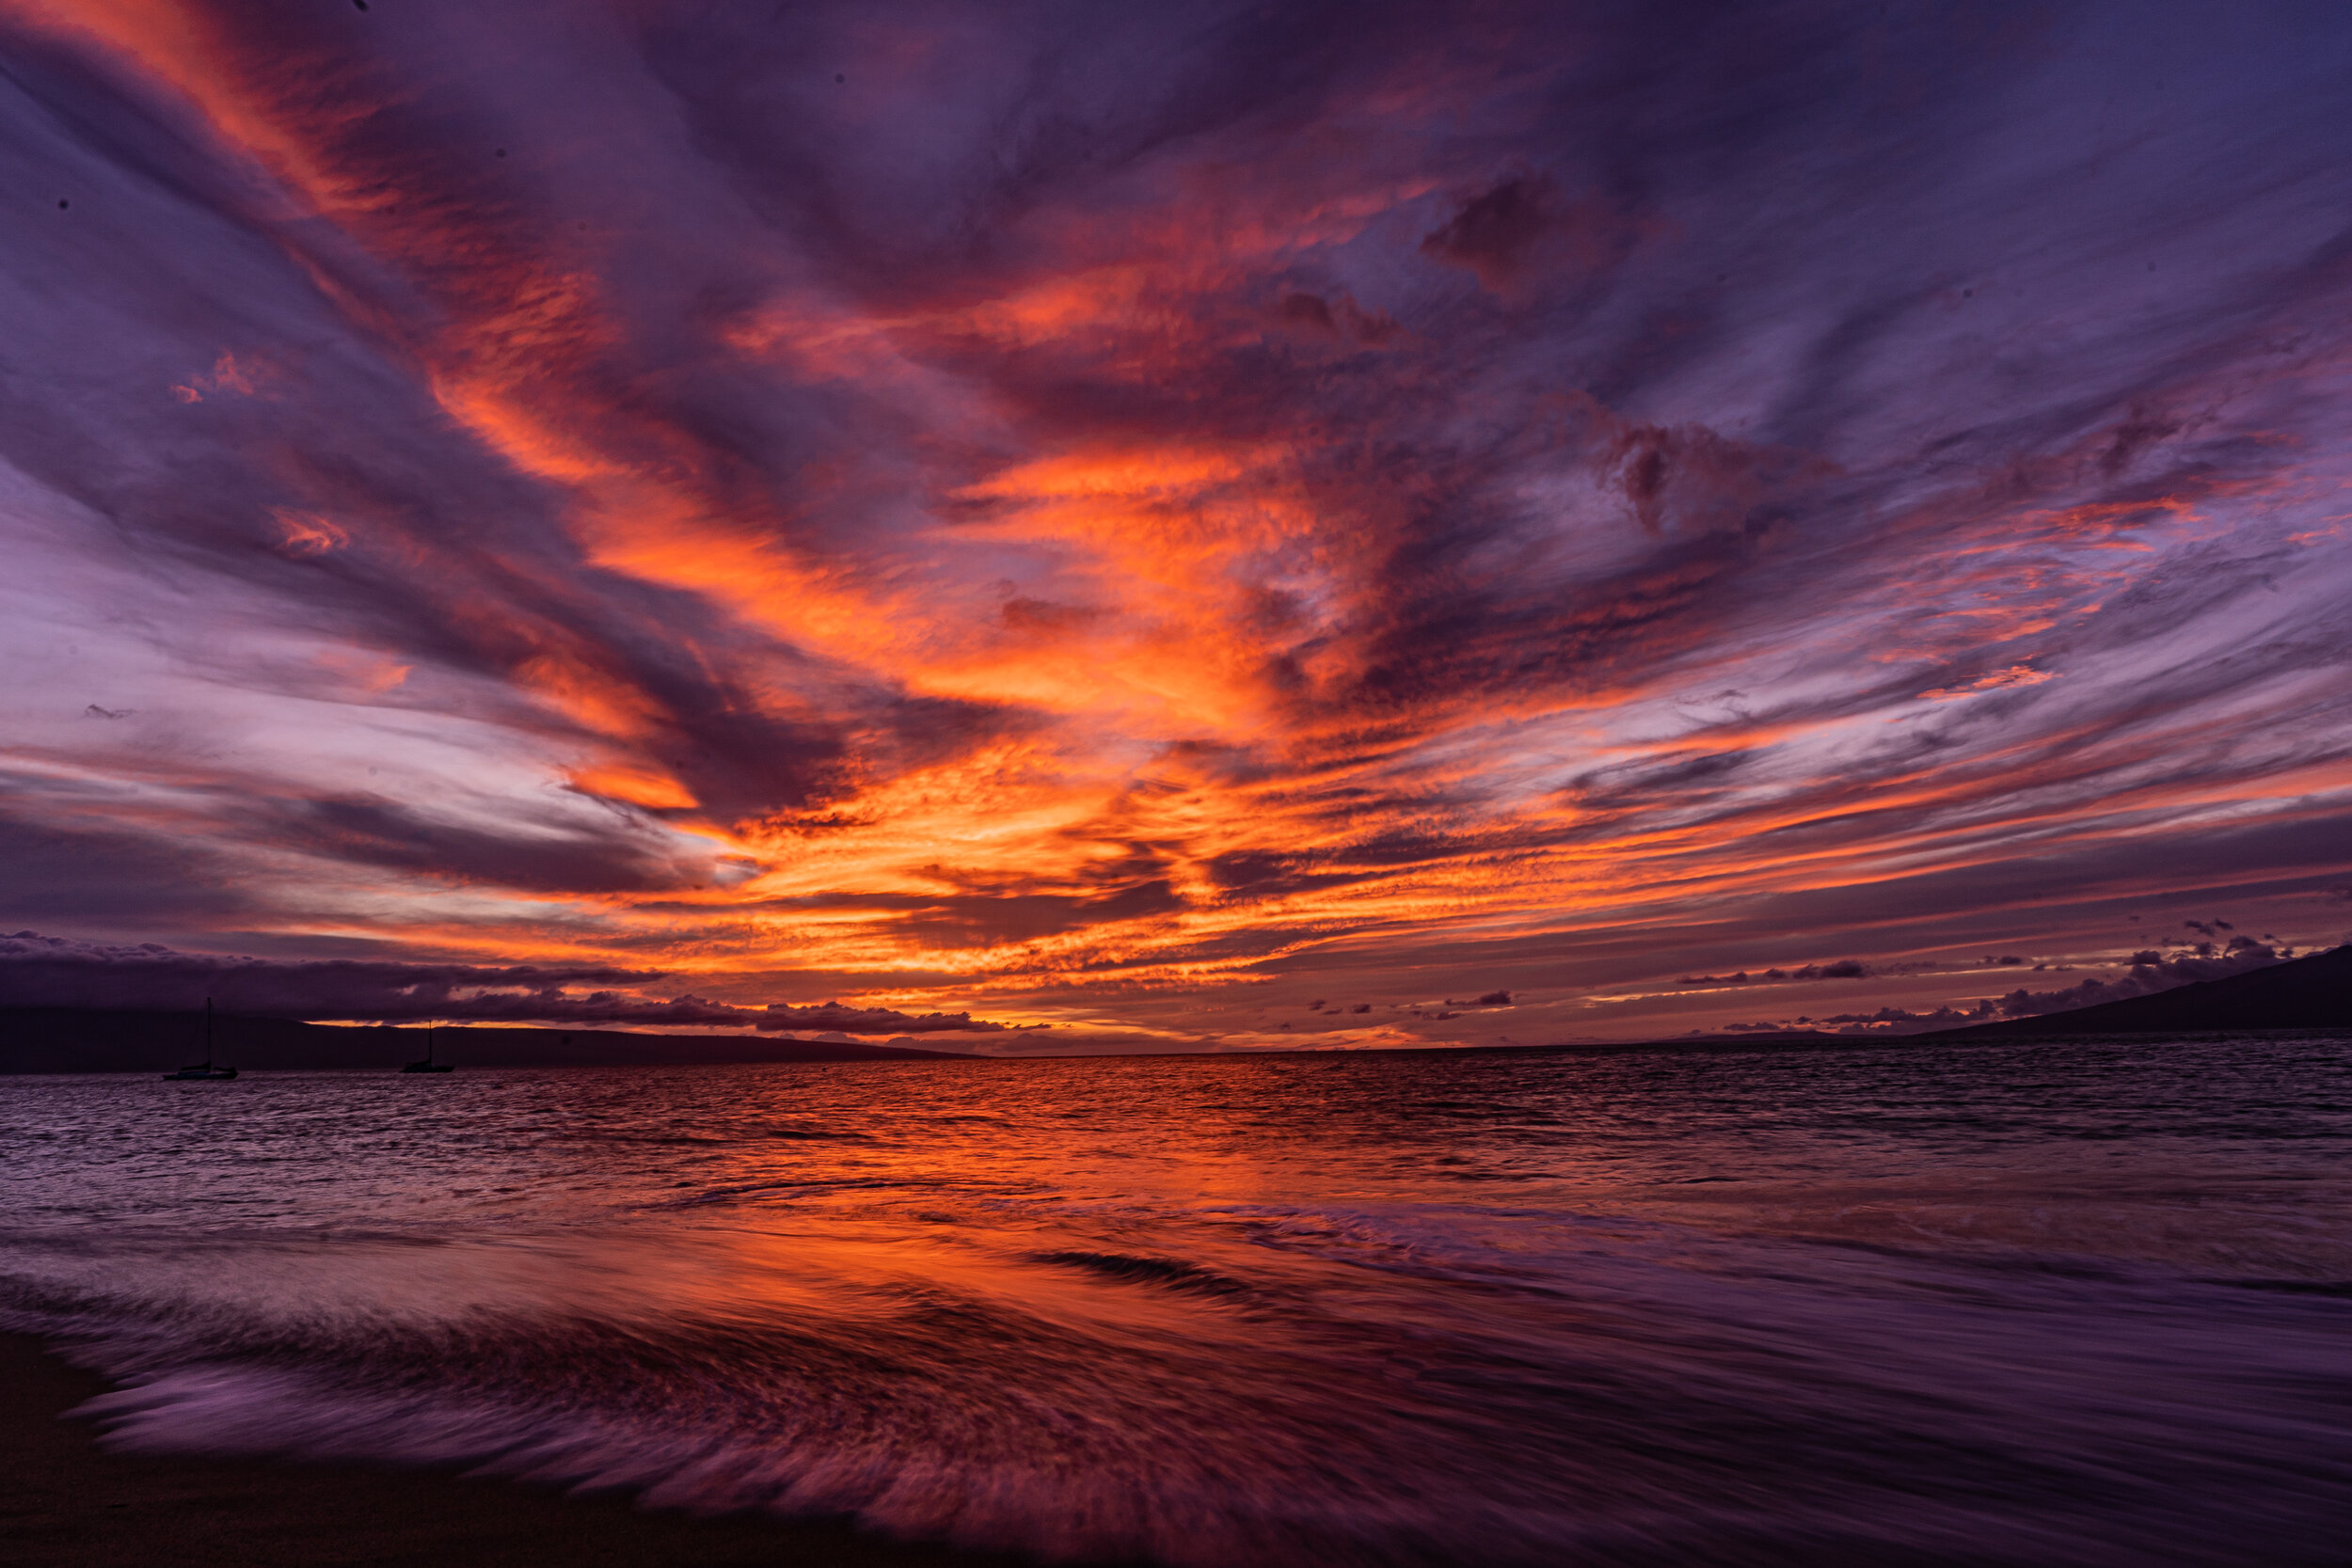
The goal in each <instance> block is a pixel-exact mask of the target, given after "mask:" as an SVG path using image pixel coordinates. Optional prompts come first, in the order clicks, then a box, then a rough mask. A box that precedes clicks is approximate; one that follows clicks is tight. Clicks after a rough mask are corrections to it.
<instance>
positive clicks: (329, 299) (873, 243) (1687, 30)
mask: <svg viewBox="0 0 2352 1568" xmlns="http://www.w3.org/2000/svg"><path fill="white" fill-rule="evenodd" d="M0 51H5V64H6V71H5V72H0V201H5V202H6V203H7V212H8V222H7V225H6V227H5V229H0V317H4V318H5V321H6V325H7V335H6V337H5V339H0V399H5V404H6V405H5V408H0V541H4V547H5V557H0V559H4V560H5V562H6V567H7V569H6V571H5V573H0V660H4V661H5V667H6V668H7V669H8V672H9V673H10V674H11V676H12V678H11V679H9V680H8V682H7V683H6V685H5V687H0V927H5V928H6V929H8V930H21V931H22V932H24V933H25V934H24V935H23V936H21V937H17V938H11V939H7V940H5V941H0V1000H15V1001H19V1002H38V1001H72V1002H75V1003H76V1004H77V1005H87V1002H88V1001H89V1000H91V999H96V1000H99V1001H102V1002H103V1001H107V1000H112V1001H114V1002H116V1003H117V1004H118V1005H188V1004H192V1003H193V1002H194V1001H195V1000H197V999H199V998H200V997H201V996H202V995H204V994H208V993H211V992H214V991H215V990H218V991H220V992H221V994H223V995H224V996H226V995H227V994H228V989H230V988H233V987H243V988H246V990H243V991H241V992H239V994H241V995H244V996H245V997H246V1003H247V1005H249V1006H256V1007H275V1008H278V1009H279V1010H283V1011H288V1012H292V1013H297V1014H299V1015H301V1016H310V1017H321V1018H324V1017H338V1016H348V1017H356V1018H375V1017H391V1018H411V1017H419V1016H440V1017H463V1016H482V1017H496V1018H516V1017H539V1018H542V1019H545V1020H547V1021H548V1022H565V1023H574V1024H577V1023H579V1022H595V1021H597V1020H605V1021H609V1022H617V1023H640V1024H645V1025H648V1026H652V1025H663V1026H667V1025H674V1024H677V1023H681V1022H704V1023H709V1024H718V1025H723V1026H727V1027H751V1026H755V1024H756V1023H758V1022H767V1023H768V1025H769V1026H770V1027H771V1028H773V1027H788V1028H800V1027H806V1028H809V1029H812V1030H814V1029H828V1030H830V1029H839V1028H845V1027H850V1026H851V1025H854V1028H853V1029H852V1032H856V1033H860V1034H862V1035H866V1036H871V1037H882V1032H883V1031H885V1030H889V1031H900V1032H912V1033H917V1034H922V1035H924V1037H925V1043H944V1044H946V1045H949V1046H954V1045H957V1044H959V1043H961V1044H963V1045H966V1046H969V1047H971V1048H973V1049H978V1050H988V1051H999V1050H1046V1049H1064V1050H1067V1049H1085V1048H1093V1049H1179V1048H1195V1047H1203V1046H1209V1047H1225V1048H1237V1049H1238V1048H1251V1047H1263V1046H1269V1045H1281V1044H1290V1043H1301V1042H1320V1043H1325V1044H1332V1045H1343V1044H1345V1045H1395V1044H1415V1043H1449V1042H1459V1043H1489V1042H1493V1041H1497V1040H1503V1039H1508V1040H1511V1041H1515V1042H1520V1043H1528V1042H1536V1041H1547V1040H1566V1039H1575V1038H1605V1037H1640V1036H1648V1035H1658V1034H1676V1033H1680V1032H1682V1031H1684V1030H1687V1029H1693V1028H1698V1029H1709V1030H1713V1029H1721V1028H1724V1027H1726V1026H1735V1025H1746V1024H1765V1025H1772V1024H1780V1023H1785V1022H1793V1021H1795V1020H1797V1019H1799V1018H1801V1017H1802V1018H1804V1019H1805V1020H1807V1021H1808V1022H1820V1021H1823V1020H1831V1021H1835V1022H1832V1023H1831V1025H1830V1026H1832V1027H1845V1026H1851V1025H1853V1024H1855V1023H1857V1022H1861V1021H1863V1020H1866V1019H1867V1020H1877V1021H1891V1022H1893V1023H1894V1024H1895V1025H1896V1026H1898V1027H1900V1026H1904V1025H1918V1024H1920V1023H1921V1022H1924V1021H1925V1020H1927V1019H1930V1018H1933V1019H1937V1020H1941V1021H1945V1022H1948V1021H1950V1020H1951V1019H1952V1018H1953V1017H1954V1016H1955V1015H1956V1014H1966V1015H1968V1016H1986V1017H1989V1016H1997V1015H1999V1014H2001V1013H2003V1012H2014V1011H2033V1010H2042V1009H2046V1008H2048V1007H2051V1006H2058V1005H2062V1004H2065V1003H2071V1002H2078V1001H2082V1000H2091V999H2096V995H2097V994H2100V991H2099V990H2098V989H2097V988H2092V989H2090V990H2085V989H2083V988H2084V984H2085V982H2087V981H2091V980H2096V981H2098V982H2099V983H2100V987H2103V988H2106V993H2107V994H2113V993H2116V992H2117V991H2119V990H2133V989H2145V988H2147V987H2149V986H2153V985H2159V984H2163V983H2168V982H2171V981H2178V980H2181V979H2186V978H2194V977H2197V976H2198V975H2201V974H2208V973H2217V972H2219V971H2220V970H2222V969H2226V968H2228V967H2231V966H2235V965H2244V964H2248V963H2258V962H2262V961H2265V960H2266V959H2267V958H2271V957H2272V956H2274V955H2276V954H2278V953H2280V952H2282V951H2284V950H2285V949H2287V948H2288V947H2290V946H2293V947H2296V948H2298V949H2299V948H2303V947H2309V946H2312V945H2324V944H2330V943H2333V942H2339V941H2342V940H2344V936H2345V931H2346V927H2352V891H2347V887H2348V886H2352V724H2348V723H2347V720H2346V714H2347V709H2346V702H2347V698H2348V697H2352V678H2347V670H2346V657H2347V654H2348V653H2352V624H2348V623H2352V580H2347V579H2352V495H2348V494H2347V492H2346V489H2345V486H2346V483H2347V482H2348V481H2352V440H2348V439H2347V437H2346V436H2345V434H2344V433H2345V432H2346V431H2347V430H2352V420H2348V419H2347V414H2348V413H2352V398H2348V397H2347V393H2348V392H2352V361H2347V357H2346V353H2345V349H2346V339H2347V330H2348V324H2352V119H2347V118H2346V116H2345V115H2344V108H2343V104H2344V82H2345V81H2346V80H2347V74H2346V73H2347V69H2352V21H2347V20H2346V18H2345V14H2344V11H2343V10H2342V8H2340V7H2328V6H2320V5H2310V6H2274V5H2260V4H2254V5H2242V6H2233V7H2227V8H2221V7H2215V6H2211V5H2196V6H2190V5H2172V6H2167V5H2161V4H2153V3H2148V0H2134V3H2129V4H2116V5H2107V6H2091V5H2049V6H2023V5H2019V6H1962V5H1951V6H1945V5H1934V6H1930V5H1902V4H1896V5H1888V6H1852V5H1768V4H1740V5H1721V6H1691V5H1679V6H1678V5H1673V4H1661V3H1646V4H1626V5H1614V6H1610V5H1589V6H1557V5H1554V6H1542V7H1525V8H1521V7H1513V6H1492V7H1446V8H1433V7H1429V6H1411V7H1396V8H1382V7H1378V6H1368V5H1363V4H1354V5H1348V6H1331V7H1323V8H1317V7H1313V6H1307V5H1296V6H1286V7H1279V8H1259V7H1248V8H1244V7H1228V8H1216V7H1213V6H1207V5H1201V4H1197V3H1196V4H1188V5H1184V6H1166V7H1148V6H1141V5H1125V6H1100V5H1069V6H1028V7H1023V6H1016V5H1006V4H988V5H963V6H957V5H900V6H878V5H858V6H846V5H845V6H833V7H828V6H822V5H796V6H790V7H775V8H764V7H756V6H745V5H730V6H711V7H707V8H704V7H693V6H685V5H678V4H650V3H648V4H642V5H620V4H608V5H598V4H590V3H586V0H578V3H565V4H533V3H528V0H523V3H516V4H507V5H499V6H479V5H459V4H454V3H442V0H370V4H369V6H368V8H366V9H365V10H364V11H362V10H361V9H359V8H358V7H357V6H356V5H354V4H351V3H350V0H334V3H329V0H303V3H300V4H294V3H283V0H280V3H273V4H266V5H265V4H258V3H255V4H242V5H232V4H182V3H177V0H104V3H92V4H68V3H63V0H56V3H52V0H0ZM2217 921H2218V922H2222V923H2223V924H2220V925H2216V924H2215V922H2217ZM2188 922H2196V923H2198V926H2199V927H2201V928H2192V927H2191V926H2190V925H2188V924H2186V923H2188ZM142 944H151V945H142ZM2233 944H2234V946H2233ZM207 955H213V956H240V957H239V958H238V961H237V962H236V963H234V964H228V963H225V962H224V961H222V958H218V957H206V956H207ZM2006 960H2015V961H2006ZM2136 963H2137V968H2135V964H2136ZM338 966H340V967H338ZM515 966H535V970H534V972H533V974H529V975H522V976H517V975H516V974H514V973H513V971H514V968H515ZM2135 976H2136V977H2135ZM338 987H342V988H343V989H341V990H338V989H337V988H338ZM2020 990H2023V991H2025V992H2026V993H2027V994H2026V996H2024V997H2023V998H2018V997H2016V996H2015V993H2017V992H2019V991H2020ZM1506 994H1507V1001H1505V1000H1500V998H1502V997H1504V996H1506ZM599 998H600V1000H599ZM1482 998H1483V999H1486V1000H1483V1001H1482V1000H1481V999H1482ZM2004 998H2009V999H2010V1000H2006V1001H2005V1000H2002V999H2004ZM680 999H686V1000H680ZM827 1003H831V1004H837V1005H838V1006H835V1007H834V1008H833V1009H832V1010H830V1011H828V1012H826V1013H823V1014H807V1015H800V1014H793V1013H788V1012H774V1013H771V1012H770V1011H769V1009H770V1007H771V1005H783V1006H799V1007H808V1006H817V1005H819V1004H827ZM1310 1004H1313V1006H1310ZM697 1008H700V1009H702V1012H701V1013H696V1012H695V1009H697ZM1944 1009H1948V1010H1944ZM960 1014H962V1015H969V1018H970V1019H971V1020H972V1021H974V1022H976V1025H978V1024H986V1025H993V1027H977V1026H976V1027H975V1028H973V1029H971V1030H969V1031H958V1030H955V1029H953V1028H950V1027H948V1025H949V1024H951V1023H953V1022H955V1015H960ZM689 1015H693V1016H692V1017H689ZM779 1019H781V1020H784V1021H785V1022H782V1023H778V1022H776V1021H777V1020H779ZM943 1019H944V1020H945V1022H942V1021H943ZM844 1021H847V1022H844ZM1040 1024H1050V1025H1052V1027H1051V1028H1050V1029H1044V1030H1038V1031H1036V1032H1033V1033H1032V1032H1016V1029H1015V1027H1014V1026H1034V1025H1040Z"/></svg>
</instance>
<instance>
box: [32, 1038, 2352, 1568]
mask: <svg viewBox="0 0 2352 1568" xmlns="http://www.w3.org/2000/svg"><path fill="white" fill-rule="evenodd" d="M2347 1155H2352V1045H2347V1043H2346V1042H2345V1041H2344V1040H2341V1039H2294V1040H2277V1039H2272V1040H2256V1039H2210V1040H2201V1041H2173V1042H2153V1043H2151V1042H2141V1043H2083V1042H2077V1043H2071V1044H2063V1045H2011V1044H1975V1045H1964V1046H1948V1045H1924V1046H1923V1045H1912V1046H1903V1045H1895V1044H1887V1045H1876V1044H1874V1045H1872V1046H1869V1047H1867V1048H1855V1049H1837V1050H1806V1051H1783V1052H1743V1053H1722V1052H1692V1053H1673V1052H1664V1053H1614V1054H1589V1053H1587V1054H1579V1053H1518V1054H1511V1053H1496V1054H1484V1053H1482V1054H1451V1053H1411V1054H1379V1055H1346V1054H1318V1055H1295V1056H1282V1057H1260V1058H1253V1059H1232V1058H1216V1057H1178V1058H1154V1059H1120V1060H1106V1059H1095V1060H1060V1061H1023V1062H1000V1061H972V1062H956V1061H948V1062H910V1063H887V1064H883V1063H855V1064H840V1065H793V1066H778V1067H752V1068H675V1069H580V1070H572V1071H563V1070H487V1069H485V1070H468V1069H464V1068H462V1067H461V1068H460V1069H459V1070H458V1071H456V1072H454V1073H452V1074H449V1075H447V1076H436V1077H425V1076H406V1077H404V1076H401V1075H397V1074H390V1073H385V1074H373V1075H361V1074H351V1073H314V1074H300V1073H287V1074H281V1075H262V1076H251V1077H246V1078H242V1079H239V1080H238V1081H236V1082H234V1083H223V1084H165V1083H158V1082H155V1081H153V1080H151V1079H147V1078H137V1077H100V1076H90V1077H66V1078H14V1079H8V1080H0V1328H12V1329H17V1330H24V1331H31V1332H36V1333H41V1334H44V1335H48V1336H50V1337H52V1338H57V1339H60V1340H62V1341H64V1342H66V1343H68V1344H69V1345H71V1346H72V1348H73V1350H74V1353H75V1354H77V1355H79V1356H80V1357H81V1358H82V1359H84V1360H86V1361H87V1362H88V1363H89V1364H91V1365H93V1366H95V1367H97V1368H99V1369H101V1370H104V1371H106V1372H108V1373H110V1374H111V1375H113V1376H114V1377H115V1378H116V1379H117V1380H119V1386H120V1391H119V1392H117V1393H114V1394H111V1395H108V1396H105V1397H103V1399H101V1400H100V1401H98V1402H97V1406H98V1408H97V1409H96V1410H94V1411H92V1412H90V1414H92V1415H94V1416H96V1417H98V1418H102V1419H103V1421H105V1422H106V1423H107V1424H108V1425H109V1427H110V1429H111V1432H112V1433H113V1435H112V1438H111V1440H112V1441H113V1442H115V1443H117V1444H119V1445H123V1446H127V1447H130V1448H134V1449H150V1450H178V1451H198V1452H206V1453H232V1454H255V1455H283V1456H294V1457H335V1458H352V1457H364V1458H371V1459H374V1460H379V1461H385V1462H391V1463H417V1464H443V1465H447V1464H455V1465H465V1466H469V1467H481V1468H484V1469H486V1470H489V1471H492V1472H496V1473H503V1474H511V1475H516V1476H522V1477H531V1478H538V1479H541V1480H544V1481H548V1482H551V1483H556V1484H562V1485H567V1486H583V1487H591V1488H620V1489H627V1490H629V1491H632V1492H634V1493H636V1494H638V1495H640V1496H641V1497H643V1498H644V1501H645V1502H646V1503H647V1504H649V1505H654V1506H677V1507H684V1508H689V1509H695V1510H714V1511H715V1510H737V1509H755V1510H772V1511H775V1512H776V1513H782V1514H787V1515H812V1514H823V1515H850V1516H853V1517H855V1518H856V1519H858V1520H860V1521H862V1522H864V1523H865V1524H866V1525H867V1526H868V1527H870V1528H875V1529H879V1530H882V1531H887V1532H892V1533H896V1534H899V1535H903V1536H908V1537H914V1538H926V1539H934V1540H944V1541H949V1542H957V1543H966V1544H977V1545H988V1546H999V1547H1012V1548H1017V1549H1023V1550H1027V1551H1031V1552H1035V1553H1037V1554H1040V1555H1041V1556H1044V1557H1047V1558H1059V1559H1076V1560H1089V1559H1136V1558H1141V1559H1148V1560H1156V1561H1160V1562H1166V1563H1171V1564H1182V1565H1187V1568H1189V1565H1200V1568H1209V1565H1226V1564H1236V1565H1250V1564H1268V1565H1272V1564H1308V1565H1312V1564H1338V1563H1349V1564H1357V1563H1362V1564H1372V1563H1432V1564H1434V1563H1466V1564H1485V1563H1493V1564H1520V1563H1525V1564H1537V1563H1541V1564H1557V1563H1578V1562H1592V1563H1619V1564H1630V1563H1659V1564H1664V1563H1676V1564H1681V1563H1792V1564H1793V1563H1805V1564H1814V1563H1825V1562H1852V1563H1984V1564H1994V1563H2021V1564H2022V1563H2052V1564H2055V1563H2090V1562H2096V1563H2101V1564H2129V1563H2241V1562H2242V1563H2262V1564H2283V1563H2296V1562H2312V1563H2318V1562H2337V1561H2341V1560H2344V1557H2345V1555H2346V1553H2347V1551H2352V1544H2348V1543H2352V1162H2348V1161H2347Z"/></svg>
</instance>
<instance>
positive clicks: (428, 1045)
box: [400, 1023, 456, 1072]
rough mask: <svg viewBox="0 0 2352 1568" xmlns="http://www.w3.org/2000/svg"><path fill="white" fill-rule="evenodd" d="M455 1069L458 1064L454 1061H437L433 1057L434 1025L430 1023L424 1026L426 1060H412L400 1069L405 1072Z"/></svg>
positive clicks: (449, 1070)
mask: <svg viewBox="0 0 2352 1568" xmlns="http://www.w3.org/2000/svg"><path fill="white" fill-rule="evenodd" d="M455 1069H456V1064H455V1063H453V1062H437V1061H435V1060H434V1059H433V1025H431V1024H430V1023H428V1024H426V1025H425V1026H424V1060H423V1061H421V1062H410V1063H409V1064H408V1065H407V1066H406V1067H405V1068H402V1069H400V1070H401V1071H403V1072H452V1071H454V1070H455Z"/></svg>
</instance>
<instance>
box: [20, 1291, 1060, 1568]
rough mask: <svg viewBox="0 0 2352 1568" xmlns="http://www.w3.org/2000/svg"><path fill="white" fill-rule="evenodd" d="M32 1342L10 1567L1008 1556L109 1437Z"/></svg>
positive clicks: (821, 1527)
mask: <svg viewBox="0 0 2352 1568" xmlns="http://www.w3.org/2000/svg"><path fill="white" fill-rule="evenodd" d="M107 1387H108V1384H107V1383H106V1381H105V1380H104V1379H103V1378H101V1377H99V1376H97V1375H96V1374H95V1373H92V1372H87V1371H84V1370H81V1369H79V1368H76V1367H72V1366H70V1365H68V1364H67V1363H66V1362H64V1361H63V1360H60V1359H59V1358H58V1357H57V1356H56V1354H52V1353H51V1352H50V1351H49V1350H48V1349H47V1348H46V1347H44V1346H43V1344H42V1343H41V1341H40V1340H39V1339H36V1338H31V1337H29V1336H26V1335H21V1334H0V1561H6V1562H8V1563H9V1564H10V1565H11V1568H151V1565H153V1564H157V1563H172V1564H184V1565H191V1568H310V1565H324V1564H361V1563H365V1564H370V1565H372V1568H393V1565H404V1568H405V1565H414V1568H427V1565H430V1564H467V1565H469V1568H470V1565H475V1564H479V1565H482V1568H539V1565H542V1564H548V1563H562V1564H565V1565H567V1568H571V1565H578V1568H657V1565H660V1568H671V1565H675V1568H704V1565H709V1568H717V1565H721V1564H729V1565H732V1564H745V1565H748V1564H753V1563H762V1564H771V1565H773V1564H809V1565H815V1564H826V1565H832V1564H838V1565H840V1568H1014V1565H1015V1564H1016V1563H1019V1562H1023V1561H1025V1559H1016V1558H1010V1557H1004V1556H1000V1555H997V1554H994V1553H984V1552H965V1551H957V1550H953V1549H950V1548H947V1547H944V1546H921V1545H903V1544H896V1543H892V1542H888V1541H883V1540H880V1539H878V1538H875V1537H872V1536H866V1535H862V1534H859V1533H858V1532H857V1531H856V1530H854V1529H852V1528H850V1527H849V1526H847V1525H843V1524H834V1523H793V1522H786V1521H781V1520H771V1519H767V1518H758V1517H730V1518H722V1519H694V1518H690V1517H687V1516H686V1515H684V1514H679V1513H650V1512H646V1511H644V1510H641V1509H638V1508H636V1507H635V1506H634V1505H632V1504H631V1503H630V1502H629V1501H628V1499H627V1498H625V1497H565V1496H564V1495H563V1494H562V1493H561V1492H559V1491H557V1490H555V1489H553V1488H551V1487H547V1486H538V1485H528V1484H524V1483H522V1482H517V1481H499V1480H493V1479H485V1478H475V1477H466V1476H459V1475H454V1474H451V1473H447V1472H436V1471H429V1470H398V1469H378V1468H373V1467H369V1466H365V1465H347V1464H336V1465H310V1464H297V1463H290V1462H275V1461H252V1460H230V1459H194V1458H180V1457H171V1456H156V1455H148V1454H124V1453H113V1452H109V1451H108V1450H107V1449H104V1448H103V1447H102V1446H101V1444H100V1440H99V1438H100V1433H99V1430H98V1428H97V1426H96V1425H95V1423H92V1422H89V1421H84V1420H67V1419H64V1418H63V1417H64V1415H65V1413H66V1412H67V1411H69V1410H71V1409H72V1407H73V1406H75V1405H77V1404H79V1403H81V1402H83V1401H84V1400H87V1399H88V1398H90V1397H91V1396H93V1395H96V1394H101V1393H103V1392H105V1391H106V1389H107Z"/></svg>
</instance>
